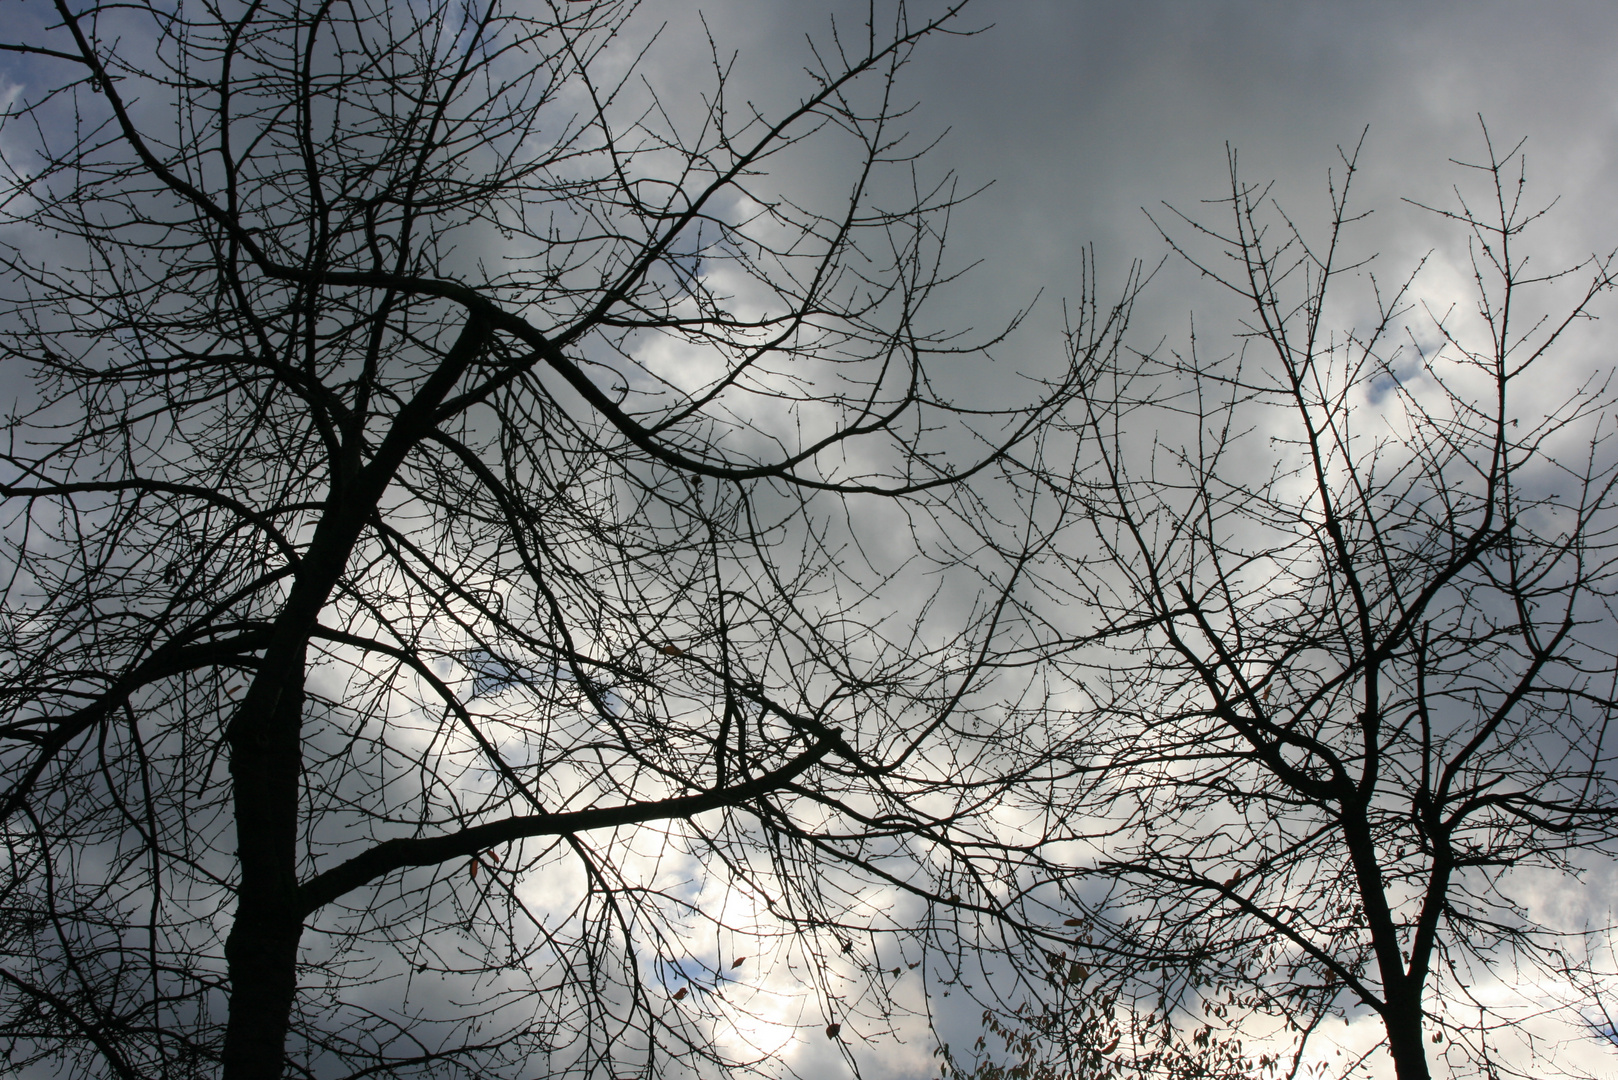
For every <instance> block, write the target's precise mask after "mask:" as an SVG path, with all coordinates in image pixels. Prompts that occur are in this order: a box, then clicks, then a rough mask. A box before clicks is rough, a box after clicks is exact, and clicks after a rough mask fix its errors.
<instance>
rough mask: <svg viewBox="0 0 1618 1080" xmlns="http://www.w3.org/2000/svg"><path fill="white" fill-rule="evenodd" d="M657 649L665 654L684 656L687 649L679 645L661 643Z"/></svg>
mask: <svg viewBox="0 0 1618 1080" xmlns="http://www.w3.org/2000/svg"><path fill="white" fill-rule="evenodd" d="M657 651H658V652H660V653H662V654H663V655H664V656H684V655H685V650H684V649H682V648H680V647H679V646H678V645H661V646H659V647H658V650H657Z"/></svg>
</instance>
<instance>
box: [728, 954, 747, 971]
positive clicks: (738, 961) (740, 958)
mask: <svg viewBox="0 0 1618 1080" xmlns="http://www.w3.org/2000/svg"><path fill="white" fill-rule="evenodd" d="M746 959H747V957H745V956H738V957H737V958H736V959H734V960H732V961H731V962H730V966H731V968H733V969H734V968H739V967H741V966H742V961H743V960H746Z"/></svg>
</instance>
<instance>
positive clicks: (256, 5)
mask: <svg viewBox="0 0 1618 1080" xmlns="http://www.w3.org/2000/svg"><path fill="white" fill-rule="evenodd" d="M958 9H959V5H949V4H938V5H934V6H932V7H931V8H930V9H929V10H930V14H927V15H925V16H923V15H922V14H920V12H919V10H918V9H916V7H915V6H914V5H909V6H907V5H904V4H893V5H873V6H872V8H871V10H870V14H869V17H868V19H867V21H866V22H865V23H864V24H863V25H859V26H854V27H849V26H844V25H833V26H832V27H831V28H830V31H829V33H828V34H826V35H825V36H824V37H822V38H821V39H819V40H817V41H815V42H811V43H810V46H809V52H808V56H809V59H810V64H809V66H808V67H807V68H806V79H805V81H804V91H803V95H802V97H801V99H799V100H798V101H797V102H796V104H793V105H790V106H787V107H784V108H782V109H780V110H779V111H777V112H774V113H767V112H766V111H764V110H763V109H762V108H755V107H754V106H753V105H752V104H750V103H749V102H747V101H741V100H736V99H735V97H734V96H733V93H732V84H731V76H730V72H731V60H730V59H728V58H726V57H725V56H724V55H723V54H722V53H721V52H720V51H719V47H718V46H717V45H713V46H712V48H713V53H712V68H711V74H710V77H709V80H708V83H707V85H706V87H705V88H704V89H703V91H702V92H701V94H696V93H682V94H681V95H679V96H678V97H677V98H670V97H666V96H663V95H662V94H661V93H660V91H659V90H658V89H657V88H656V86H655V82H654V78H653V75H654V74H655V73H651V74H649V73H648V72H649V69H648V66H647V59H646V58H647V55H648V53H647V50H648V49H650V48H652V47H653V43H655V36H656V35H655V34H650V35H648V36H646V37H644V38H643V39H642V41H643V44H642V45H641V46H632V45H631V44H629V42H630V41H631V40H632V39H633V38H634V36H635V35H636V34H637V33H639V32H640V22H639V21H637V20H636V13H635V5H634V4H633V3H630V2H626V0H597V2H589V3H579V2H561V0H556V2H551V3H545V2H539V3H529V4H522V5H515V4H513V5H507V4H504V3H500V2H498V0H490V2H487V3H469V4H463V3H459V2H457V3H447V2H446V3H421V4H394V3H381V2H375V3H364V2H361V3H345V4H331V3H305V2H303V0H272V2H252V3H226V4H223V5H200V6H194V5H186V6H183V7H177V6H173V5H167V4H161V3H155V2H154V3H135V4H122V5H110V6H97V5H89V6H84V5H75V4H73V3H70V2H69V0H61V2H59V3H56V4H55V6H54V11H53V12H52V13H51V14H50V15H49V16H48V17H42V16H44V12H43V10H42V9H41V8H39V7H37V6H35V7H30V8H27V9H25V11H24V12H19V13H17V18H16V20H15V25H14V26H13V27H12V30H14V31H15V32H16V35H17V36H16V37H15V38H14V39H13V40H11V41H9V42H7V43H5V45H4V48H5V50H6V51H7V53H8V56H10V57H11V59H12V60H14V61H15V62H16V63H17V64H19V65H22V67H21V68H20V70H23V71H25V72H26V73H27V78H26V80H25V81H26V88H25V91H24V92H23V94H22V96H21V97H19V98H17V99H16V100H15V101H13V102H12V103H11V105H10V106H9V108H8V109H7V111H6V113H5V115H4V127H3V130H0V136H3V138H4V140H5V145H6V147H7V156H6V159H5V168H6V170H7V171H6V175H5V188H4V194H3V195H0V207H3V214H4V218H3V221H0V241H3V243H4V248H3V270H4V281H5V284H4V290H5V293H4V302H5V305H6V309H7V310H6V315H5V322H4V325H3V327H0V350H3V355H4V357H5V363H6V365H7V366H6V370H7V371H8V373H12V374H11V375H10V378H11V380H12V383H11V385H12V387H13V388H14V389H13V390H12V391H11V392H13V393H16V394H18V395H20V396H19V397H18V399H17V400H18V402H19V403H18V405H17V406H16V409H15V411H14V413H13V415H11V416H10V417H8V443H7V446H6V448H5V453H4V457H3V459H0V493H3V495H4V497H5V507H6V517H5V520H4V523H3V525H0V529H3V535H4V542H5V561H4V571H5V600H4V602H5V608H4V616H3V623H0V632H3V634H4V646H5V649H6V652H7V654H8V656H9V658H10V659H9V660H8V662H7V665H6V667H5V671H4V674H3V676H0V698H3V700H4V703H5V716H4V721H3V722H0V762H3V767H4V776H5V782H4V788H3V790H0V814H3V820H4V830H5V842H6V869H5V876H4V884H3V889H4V896H3V899H0V909H3V912H4V916H3V925H0V953H3V959H4V962H3V964H0V968H3V973H0V976H3V982H4V987H3V988H0V1036H3V1037H4V1039H5V1040H6V1043H5V1045H6V1047H7V1049H8V1052H9V1054H10V1057H11V1061H12V1064H13V1065H14V1066H15V1067H19V1068H22V1067H27V1066H29V1065H38V1066H39V1067H41V1068H46V1067H48V1068H52V1069H56V1070H60V1071H63V1072H65V1073H67V1074H69V1075H83V1076H91V1075H95V1076H101V1075H118V1076H125V1077H135V1076H140V1077H158V1076H162V1077H182V1076H192V1075H215V1074H216V1073H217V1074H220V1075H224V1076H227V1077H232V1078H236V1077H250V1076H251V1077H280V1076H282V1075H284V1074H285V1073H286V1072H291V1073H293V1074H296V1075H307V1076H314V1075H320V1076H328V1077H334V1076H354V1077H358V1076H373V1075H380V1074H395V1075H410V1074H420V1075H433V1076H448V1075H466V1076H478V1077H485V1076H498V1075H531V1074H532V1073H533V1071H534V1070H536V1069H538V1070H539V1071H541V1072H542V1073H545V1074H547V1075H551V1076H564V1075H578V1076H584V1075H594V1076H606V1075H613V1076H623V1075H641V1076H651V1075H697V1074H701V1075H714V1072H713V1070H720V1071H723V1070H729V1069H743V1070H746V1069H751V1068H754V1067H756V1066H759V1065H761V1064H763V1063H766V1062H768V1061H769V1060H770V1058H771V1056H772V1055H773V1054H774V1052H775V1051H776V1049H777V1048H778V1047H779V1046H780V1045H781V1041H782V1039H783V1038H786V1037H788V1036H790V1035H791V1033H792V1032H793V1031H794V1030H795V1029H796V1028H798V1027H799V1026H809V1027H812V1029H813V1030H815V1031H817V1032H818V1031H821V1030H825V1031H827V1032H829V1033H831V1034H832V1035H833V1036H834V1037H837V1038H839V1039H840V1041H841V1044H842V1045H844V1046H845V1047H846V1045H847V1041H848V1040H849V1039H853V1038H859V1037H865V1036H878V1035H881V1034H882V1033H883V1032H884V1031H887V1030H890V1029H891V1028H892V1026H893V1025H894V1024H896V1023H898V1022H899V1018H901V1017H902V1015H903V1013H904V1012H905V1006H903V1005H902V1001H903V1000H904V998H905V993H902V992H901V991H900V989H899V983H900V982H901V980H902V979H903V978H904V977H905V972H907V971H908V970H909V967H914V966H915V962H916V961H915V960H914V958H913V956H912V958H911V960H909V961H908V967H907V966H906V963H901V962H899V961H902V960H904V959H905V956H906V955H910V954H904V953H902V950H903V949H906V948H909V947H910V946H909V945H906V942H907V941H911V940H912V938H908V937H903V936H901V933H900V932H901V931H904V930H906V929H907V928H910V927H913V926H917V925H920V926H922V931H921V933H922V935H923V937H925V935H926V933H928V932H929V931H928V930H927V928H926V920H925V919H924V918H923V917H922V916H923V913H924V912H925V911H926V909H927V908H928V906H929V905H930V904H933V903H940V904H943V903H946V902H952V903H954V904H955V905H957V906H960V907H962V908H966V909H968V910H973V909H975V910H976V911H978V912H990V911H992V909H993V906H994V901H993V900H992V897H991V895H990V894H989V893H988V892H986V891H984V890H982V889H979V888H976V887H975V886H973V885H972V880H975V879H971V878H970V874H969V873H968V871H967V870H966V869H965V863H963V862H962V859H963V858H964V857H965V856H966V855H969V854H970V855H977V856H983V857H985V858H986V859H989V860H990V862H991V863H992V858H993V853H994V852H995V851H997V850H1001V849H1002V848H1003V845H1002V844H1001V842H1000V840H999V839H998V838H997V834H996V833H995V832H994V830H993V829H992V828H990V827H988V826H985V825H984V824H982V823H983V822H984V821H985V820H987V818H988V816H989V814H990V812H991V811H992V809H993V807H994V805H995V803H996V801H997V799H998V798H999V793H1000V792H1002V791H1003V790H1005V788H1006V786H1007V785H1008V784H1010V783H1011V782H1012V780H1013V777H1011V776H1010V774H1009V773H1002V772H997V771H996V770H997V766H994V765H987V764H983V762H986V761H988V760H989V758H988V756H986V755H985V754H984V753H983V752H982V751H983V748H984V747H985V745H986V744H987V743H988V742H990V741H994V742H995V743H996V744H997V750H996V755H997V756H996V757H995V758H994V761H996V762H1012V761H1014V760H1015V759H1016V757H1017V752H1018V751H1017V747H1016V745H1014V740H1013V741H1010V742H1008V741H1007V740H1005V738H1004V734H1003V733H997V732H985V731H983V730H981V729H980V728H973V727H971V726H969V725H966V724H963V723H961V722H960V721H959V718H958V715H957V714H958V712H959V710H960V707H961V702H962V700H963V695H965V694H966V693H967V692H968V690H969V689H970V688H971V687H972V686H973V685H975V684H976V681H977V680H978V678H979V674H980V670H981V669H982V660H983V657H984V650H985V649H986V647H987V645H988V643H989V642H990V641H991V640H992V639H993V638H994V636H995V633H996V630H995V622H994V620H993V618H992V617H985V618H979V617H977V616H975V615H974V616H971V617H970V618H968V620H967V621H965V622H964V623H962V624H960V625H961V626H963V627H964V629H959V628H958V629H956V630H953V631H943V632H939V631H937V630H936V628H933V627H932V626H931V624H928V626H927V627H926V628H924V629H918V627H917V626H916V625H915V624H913V623H912V622H911V621H910V620H909V619H908V618H907V616H906V614H905V613H906V612H909V613H912V614H913V613H915V612H916V611H917V610H924V609H925V604H922V605H919V606H918V604H916V603H914V602H912V601H913V600H914V597H912V596H910V593H911V592H913V590H914V589H915V587H916V586H915V581H914V579H913V578H911V579H907V580H906V581H905V582H904V583H903V584H904V590H905V594H906V595H905V598H901V599H895V598H894V596H893V595H892V594H893V593H894V591H895V589H896V588H897V583H896V581H895V578H894V575H895V574H896V573H897V572H898V570H899V569H900V568H902V567H903V566H904V565H905V558H904V556H903V555H902V554H901V555H900V556H899V557H896V558H890V557H888V555H890V554H891V550H896V549H898V548H903V547H904V546H905V544H906V543H909V542H910V541H909V540H907V539H906V535H907V530H908V529H910V528H912V527H914V528H915V529H916V530H918V531H917V532H916V536H915V539H916V540H918V541H920V542H922V543H923V544H925V542H926V539H925V538H926V535H927V534H928V530H930V529H933V530H935V529H936V522H937V521H938V520H942V519H948V518H952V517H953V516H957V515H959V514H971V513H975V512H976V510H975V509H974V507H975V505H976V504H975V503H974V502H973V500H972V499H971V498H968V497H962V498H959V499H957V497H956V495H955V494H954V492H955V491H956V490H957V489H958V488H959V485H960V484H961V483H962V481H963V480H964V479H965V478H967V477H970V476H974V475H977V476H980V477H983V478H987V477H989V476H990V475H991V474H993V473H996V472H997V471H1003V470H1004V469H1005V468H1006V467H1007V466H1008V464H1009V460H1010V459H1009V458H1008V456H1007V451H1008V450H1010V449H1011V448H1014V447H1016V446H1018V445H1019V444H1020V443H1021V442H1022V441H1024V440H1025V439H1026V438H1027V437H1028V436H1029V435H1030V434H1031V433H1032V432H1034V431H1035V430H1037V429H1038V428H1039V427H1040V426H1041V425H1042V424H1043V423H1044V422H1046V421H1047V420H1048V419H1049V417H1050V416H1051V415H1052V414H1053V412H1054V410H1055V409H1057V408H1059V407H1060V405H1061V398H1062V397H1063V393H1064V392H1062V391H1058V392H1056V393H1055V394H1051V395H1046V396H1044V397H1041V398H1039V399H1038V400H1034V401H1032V402H1031V403H1030V404H1027V405H1025V406H1020V407H1013V408H1009V409H996V408H989V407H973V408H966V407H960V406H957V405H955V404H953V403H952V402H951V400H950V399H949V398H948V397H947V396H946V395H945V394H944V393H943V392H941V391H939V390H937V389H935V386H936V385H937V384H936V383H935V381H934V378H935V377H934V375H932V374H930V373H929V364H932V363H936V362H937V361H938V360H939V359H940V358H947V359H948V360H949V362H950V363H951V364H964V363H966V362H969V361H979V360H984V359H986V358H987V354H986V352H985V349H986V348H988V347H989V346H991V345H992V344H993V343H994V341H995V340H997V339H996V338H995V337H994V336H993V335H990V336H988V337H987V338H984V339H982V340H978V341H976V342H968V341H966V340H965V339H963V338H961V337H960V336H959V332H958V330H956V329H950V328H948V327H947V326H946V325H944V324H942V323H939V322H937V321H936V320H933V319H931V318H930V317H929V315H928V311H929V310H930V307H929V305H930V304H932V303H933V301H934V300H935V299H936V297H937V295H938V294H939V293H940V291H941V290H943V289H944V288H946V287H947V286H949V285H950V284H951V282H952V280H953V271H952V270H950V269H949V266H948V264H947V263H946V262H945V259H944V251H945V230H946V227H947V224H948V219H949V216H950V213H951V211H952V210H953V209H954V208H955V207H956V206H957V205H958V203H959V202H960V200H961V198H962V197H963V196H962V195H961V193H959V192H958V191H957V188H956V184H955V181H954V179H953V178H952V177H950V176H948V175H944V176H941V177H938V178H936V179H934V180H927V179H926V178H925V177H926V173H925V168H924V166H923V165H922V164H921V163H920V162H919V161H918V158H919V156H920V153H921V150H922V149H923V147H919V146H915V145H913V141H912V140H910V139H908V138H907V135H906V131H905V128H904V123H903V118H904V116H905V112H906V108H905V106H904V104H903V103H902V101H901V99H900V98H898V97H897V93H898V91H897V89H896V82H895V80H896V78H897V76H898V74H899V73H900V71H901V69H902V68H903V67H904V65H905V63H906V61H907V60H908V58H909V57H910V55H911V53H912V50H913V49H915V48H916V47H917V45H918V44H920V43H921V42H922V41H923V40H924V39H925V38H927V37H929V36H932V35H935V34H939V33H951V32H958V31H957V30H956V29H955V28H956V26H957V22H958V14H957V13H958ZM710 44H712V43H711V41H710ZM811 166H812V169H813V171H814V173H815V175H816V176H817V177H820V178H822V179H823V178H824V177H825V176H826V175H828V174H835V175H836V176H837V182H836V184H835V185H828V184H826V183H824V182H819V183H817V184H797V185H794V183H793V182H792V181H791V177H792V176H793V174H794V170H799V169H808V168H810V167H811ZM827 190H836V191H838V192H840V195H837V196H834V197H833V198H832V199H831V200H830V201H828V199H827V198H826V194H825V193H826V191H827ZM930 327H931V328H930ZM23 380H27V381H26V383H24V382H23ZM963 447H964V448H969V449H968V450H967V452H966V453H962V449H963ZM862 517H863V518H864V519H865V522H866V523H867V524H869V525H870V527H871V528H872V529H874V530H876V531H877V533H878V534H881V535H884V536H886V537H887V538H888V539H890V540H892V541H893V544H894V545H896V547H895V548H890V549H889V553H888V554H887V555H883V556H881V557H878V558H876V559H874V560H868V559H866V558H865V556H864V554H863V553H862V552H863V549H862V547H861V544H862V542H865V541H866V540H868V539H869V537H867V536H865V534H863V533H862V531H861V526H860V524H859V522H860V519H861V518H862ZM907 523H908V524H907ZM895 532H896V533H897V536H896V537H895V536H894V535H893V534H894V533H895ZM884 560H886V561H884ZM985 596H986V599H985V600H984V604H985V605H986V607H985V608H984V610H985V611H988V612H991V613H992V611H993V602H994V597H993V596H990V595H988V594H985ZM929 634H931V635H932V636H931V637H929V636H927V635H929ZM1008 857H1009V856H1008ZM986 865H987V864H986ZM977 872H978V871H973V873H977ZM963 894H964V896H965V899H962V897H963ZM959 925H966V924H959ZM956 928H958V926H957V927H956ZM932 931H934V932H936V933H937V934H939V935H943V934H944V933H945V932H946V931H951V932H952V928H951V927H950V926H946V925H945V924H943V923H935V924H933V926H932ZM759 953H766V954H768V957H769V960H770V963H771V965H772V967H773V970H774V971H775V973H776V974H775V975H774V976H772V977H773V978H774V981H775V983H776V984H780V985H793V986H796V987H797V988H798V994H799V996H798V998H797V1000H796V1002H795V1003H793V1002H791V1001H790V999H789V1002H788V1012H787V1013H786V1014H785V1019H784V1020H781V1019H779V1017H780V1016H781V1015H782V1014H781V1013H780V1012H779V1008H778V1003H776V1002H775V999H774V998H770V997H769V996H768V995H761V994H759V993H756V992H754V990H753V989H752V988H750V987H749V986H748V985H747V981H746V978H745V976H747V975H749V974H750V973H751V970H752V969H748V968H744V969H742V970H741V971H740V972H739V973H735V974H733V972H735V970H736V969H737V967H738V966H739V965H740V964H741V962H742V960H741V957H742V956H745V955H748V954H753V955H755V956H757V955H758V954H759ZM760 966H762V965H760ZM782 973H785V974H784V975H783V974H782ZM915 978H917V977H912V982H914V981H915ZM908 993H909V997H910V999H911V1000H912V1001H916V1002H919V1001H920V1000H921V995H920V994H919V993H916V992H914V991H910V992H908ZM772 1018H775V1019H772ZM772 1031H773V1032H776V1034H771V1032H772ZM750 1032H751V1033H753V1034H751V1035H750V1034H749V1033H750ZM782 1032H784V1033H785V1034H781V1033H782ZM839 1033H841V1034H840V1035H839ZM750 1039H752V1040H753V1041H751V1042H750V1041H749V1040H750ZM844 1053H845V1055H846V1054H847V1053H848V1051H847V1050H846V1049H845V1050H844Z"/></svg>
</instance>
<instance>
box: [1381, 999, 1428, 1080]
mask: <svg viewBox="0 0 1618 1080" xmlns="http://www.w3.org/2000/svg"><path fill="white" fill-rule="evenodd" d="M1389 989H1390V992H1389V993H1388V994H1387V998H1386V1001H1387V1012H1385V1013H1384V1014H1383V1017H1382V1022H1383V1026H1384V1027H1385V1028H1386V1029H1387V1032H1388V1052H1389V1053H1390V1054H1392V1055H1393V1071H1394V1075H1396V1076H1397V1077H1398V1078H1399V1080H1429V1078H1430V1077H1431V1075H1432V1074H1431V1073H1430V1072H1429V1071H1428V1069H1427V1047H1426V1045H1425V1042H1424V1040H1423V1039H1422V1033H1421V998H1420V992H1419V991H1418V992H1417V993H1416V994H1414V995H1411V994H1409V993H1406V992H1403V991H1400V992H1399V993H1397V994H1396V993H1393V992H1391V988H1389Z"/></svg>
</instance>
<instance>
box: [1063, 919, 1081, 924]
mask: <svg viewBox="0 0 1618 1080" xmlns="http://www.w3.org/2000/svg"><path fill="white" fill-rule="evenodd" d="M1062 925H1063V926H1083V925H1084V920H1083V919H1063V920H1062Z"/></svg>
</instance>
